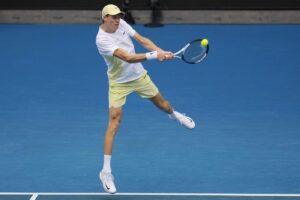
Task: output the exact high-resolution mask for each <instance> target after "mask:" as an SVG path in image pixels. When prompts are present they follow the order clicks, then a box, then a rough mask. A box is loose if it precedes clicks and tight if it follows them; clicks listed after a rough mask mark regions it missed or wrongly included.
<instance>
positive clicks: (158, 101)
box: [150, 93, 173, 114]
mask: <svg viewBox="0 0 300 200" xmlns="http://www.w3.org/2000/svg"><path fill="white" fill-rule="evenodd" d="M150 100H151V101H152V103H153V104H154V105H156V106H157V107H158V108H159V109H160V110H162V111H164V112H165V113H168V114H171V113H173V107H172V105H171V104H170V103H169V102H168V101H167V100H165V99H164V98H163V97H162V96H161V94H160V93H157V95H155V96H154V97H152V98H150Z"/></svg>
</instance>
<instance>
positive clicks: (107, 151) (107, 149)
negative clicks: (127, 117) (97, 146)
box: [104, 107, 122, 155]
mask: <svg viewBox="0 0 300 200" xmlns="http://www.w3.org/2000/svg"><path fill="white" fill-rule="evenodd" d="M121 118H122V107H119V108H114V107H111V108H109V121H108V126H107V129H106V133H105V140H104V155H112V147H113V143H114V139H115V135H116V133H117V131H118V128H119V125H120V122H121Z"/></svg>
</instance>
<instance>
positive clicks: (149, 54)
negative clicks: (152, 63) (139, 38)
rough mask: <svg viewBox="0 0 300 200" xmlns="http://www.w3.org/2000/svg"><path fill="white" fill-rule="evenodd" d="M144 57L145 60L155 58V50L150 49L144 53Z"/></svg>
mask: <svg viewBox="0 0 300 200" xmlns="http://www.w3.org/2000/svg"><path fill="white" fill-rule="evenodd" d="M146 59H147V60H154V59H157V51H151V52H148V53H146Z"/></svg>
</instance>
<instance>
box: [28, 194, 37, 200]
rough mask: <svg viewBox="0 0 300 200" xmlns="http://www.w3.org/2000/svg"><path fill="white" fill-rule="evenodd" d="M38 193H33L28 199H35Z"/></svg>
mask: <svg viewBox="0 0 300 200" xmlns="http://www.w3.org/2000/svg"><path fill="white" fill-rule="evenodd" d="M38 196H39V195H38V194H37V193H35V194H33V195H32V197H31V198H30V199H29V200H36V198H37V197H38Z"/></svg>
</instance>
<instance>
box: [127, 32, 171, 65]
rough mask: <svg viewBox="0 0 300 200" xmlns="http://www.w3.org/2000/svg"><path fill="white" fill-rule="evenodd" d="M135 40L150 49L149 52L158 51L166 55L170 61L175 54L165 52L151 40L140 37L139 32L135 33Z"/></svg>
mask: <svg viewBox="0 0 300 200" xmlns="http://www.w3.org/2000/svg"><path fill="white" fill-rule="evenodd" d="M133 38H134V39H135V40H136V41H137V42H138V43H140V44H141V45H142V46H143V47H144V48H146V49H148V50H149V51H157V52H160V53H164V54H167V55H166V56H167V58H168V59H172V58H173V57H174V56H173V53H171V52H165V51H164V50H162V49H161V48H159V47H158V46H157V45H156V44H154V42H152V41H151V40H150V39H148V38H146V37H144V36H142V35H140V34H139V33H138V32H135V34H134V35H133Z"/></svg>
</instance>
